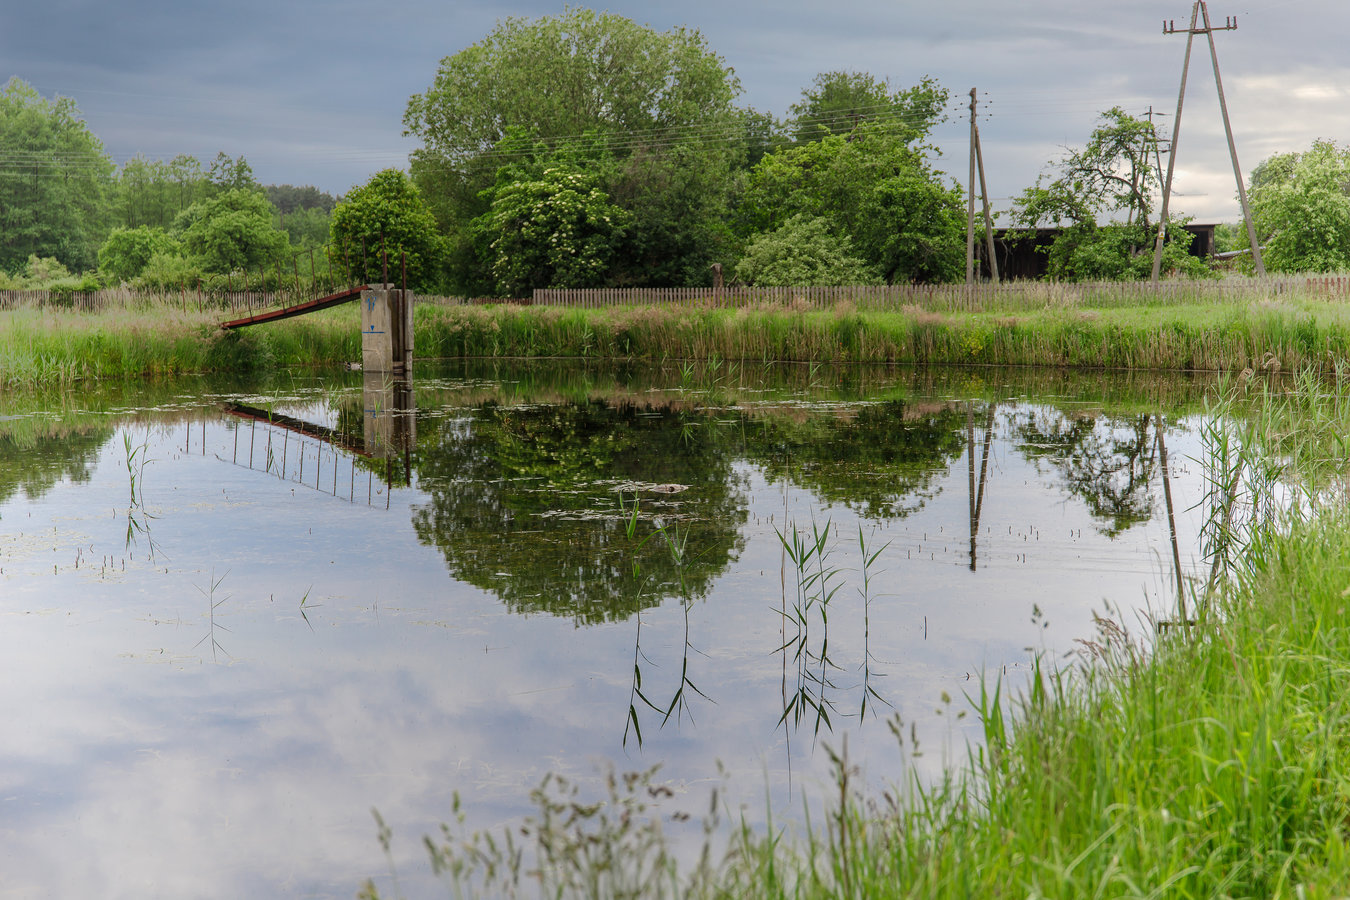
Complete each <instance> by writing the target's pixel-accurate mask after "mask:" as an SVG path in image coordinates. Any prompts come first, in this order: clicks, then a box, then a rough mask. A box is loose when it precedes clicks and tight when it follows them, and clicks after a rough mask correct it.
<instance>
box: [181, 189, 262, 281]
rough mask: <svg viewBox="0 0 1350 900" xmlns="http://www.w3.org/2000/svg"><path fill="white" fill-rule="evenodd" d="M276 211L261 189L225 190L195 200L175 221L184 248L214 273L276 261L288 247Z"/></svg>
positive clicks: (255, 267)
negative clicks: (279, 227) (203, 198)
mask: <svg viewBox="0 0 1350 900" xmlns="http://www.w3.org/2000/svg"><path fill="white" fill-rule="evenodd" d="M275 213H276V211H275V210H274V209H273V208H272V204H270V203H268V202H267V198H266V197H265V196H263V194H262V192H261V191H257V190H252V189H248V188H242V189H236V190H229V191H225V192H224V193H222V194H219V195H217V196H215V197H212V198H211V199H209V200H204V201H201V202H199V203H194V204H193V205H192V206H190V207H188V208H187V209H186V210H184V211H183V213H181V214H180V216H179V217H178V219H176V220H175V228H176V229H177V230H180V231H181V235H182V237H181V239H182V242H183V246H184V248H186V249H187V251H188V253H190V254H191V255H192V256H193V257H195V258H196V260H197V261H198V263H199V265H200V267H201V268H202V270H203V271H205V272H209V273H215V274H224V273H226V272H232V271H238V270H248V269H258V268H261V267H266V266H268V265H271V264H274V263H275V261H276V260H277V259H278V258H279V257H280V256H281V255H282V254H283V253H284V251H285V250H286V247H287V240H286V234H285V232H282V231H278V230H277V229H276V228H275V227H273V225H272V220H273V218H274V216H275Z"/></svg>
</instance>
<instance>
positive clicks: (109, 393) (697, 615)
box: [0, 363, 1207, 897]
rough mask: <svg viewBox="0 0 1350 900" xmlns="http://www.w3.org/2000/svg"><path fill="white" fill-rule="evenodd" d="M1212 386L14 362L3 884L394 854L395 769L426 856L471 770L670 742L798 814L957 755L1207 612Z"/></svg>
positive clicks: (212, 889) (279, 884) (297, 890)
mask: <svg viewBox="0 0 1350 900" xmlns="http://www.w3.org/2000/svg"><path fill="white" fill-rule="evenodd" d="M1206 389H1207V383H1206V382H1204V381H1203V380H1191V379H1185V378H1177V377H1169V378H1157V377H1152V376H1147V377H1145V376H1139V375H1134V376H1121V375H1109V374H1095V375H1090V376H1084V375H1070V374H1063V373H1045V372H1039V373H1038V372H1026V371H1002V370H953V371H934V370H928V371H914V370H905V369H900V370H888V369H843V370H838V369H830V368H822V367H815V366H800V367H794V366H770V367H763V366H758V365H755V366H739V365H727V364H720V365H719V364H714V365H704V366H699V367H683V368H679V367H676V368H668V369H663V370H656V371H652V370H648V369H640V370H633V371H629V370H625V369H622V368H618V369H611V368H597V367H593V366H592V367H589V368H588V367H584V366H582V365H580V364H576V365H566V364H562V363H537V364H529V365H527V364H524V363H518V364H511V363H496V364H491V363H487V364H473V363H456V364H444V365H438V364H435V363H419V365H418V368H417V371H416V373H415V377H414V379H413V380H412V381H411V382H410V383H392V382H386V381H383V380H381V379H379V378H376V377H363V376H362V374H361V373H359V372H333V373H327V374H323V375H315V374H313V373H307V372H306V373H299V372H296V373H291V372H283V373H276V374H273V375H270V376H267V377H263V378H260V379H259V380H256V381H220V380H212V379H206V378H190V379H181V380H174V381H157V382H154V383H150V384H134V385H87V386H80V387H78V388H76V389H74V390H72V391H69V392H64V393H62V392H46V393H39V394H16V393H11V394H8V395H5V396H4V397H3V403H2V404H0V462H2V463H3V465H2V466H0V616H3V622H4V627H3V629H0V652H2V653H3V658H4V659H5V660H6V661H7V662H6V667H7V677H6V678H5V684H7V685H8V687H7V688H5V689H4V690H3V694H2V696H3V699H0V710H2V711H3V718H4V721H5V722H6V723H7V725H8V727H7V728H6V729H4V731H3V732H2V733H0V803H3V818H2V819H0V822H3V825H0V827H2V828H3V830H4V842H3V847H4V849H3V851H0V853H3V856H4V859H3V864H2V865H0V871H2V872H3V879H2V880H0V896H100V897H122V896H125V897H156V896H165V897H183V896H193V897H239V896H250V895H252V896H281V897H329V896H332V897H351V896H353V895H354V894H355V892H356V890H357V889H358V888H359V886H360V884H361V883H362V882H363V881H364V879H366V878H367V877H374V878H375V879H376V881H377V883H378V884H380V885H381V889H382V890H387V889H388V888H389V885H390V879H389V875H388V868H389V867H388V863H387V861H386V858H385V854H384V852H383V850H382V848H381V846H380V843H379V841H378V840H377V837H376V825H375V820H374V818H373V816H372V813H371V810H372V809H376V810H378V811H379V814H380V815H381V817H382V818H383V820H384V821H385V822H386V823H387V824H388V825H389V827H390V829H391V830H392V833H393V844H392V852H393V857H394V859H395V860H396V863H397V867H398V875H399V879H400V882H401V885H402V889H403V890H404V891H405V892H408V893H409V894H410V895H412V896H421V895H424V894H426V893H427V892H428V891H429V890H430V888H431V885H430V884H429V883H430V882H431V881H433V878H432V875H431V874H430V871H429V867H428V865H427V863H426V856H425V851H424V850H423V848H422V845H421V839H422V836H423V835H424V834H429V833H436V832H437V831H438V830H439V827H440V823H442V822H445V821H448V820H450V819H451V818H452V816H453V813H452V810H453V807H454V803H455V798H456V796H458V798H459V799H460V801H461V803H462V808H463V810H464V811H465V814H466V817H467V825H468V827H500V826H504V825H508V824H510V823H513V822H517V821H518V820H519V818H520V817H521V816H522V815H524V814H526V813H528V812H529V811H530V809H531V807H530V803H529V792H530V790H531V788H533V787H534V786H536V785H537V784H538V783H539V782H540V780H541V779H542V778H543V777H544V776H545V775H546V774H547V773H550V772H552V773H558V774H562V775H565V776H567V777H569V778H571V779H573V780H575V781H576V782H577V783H579V784H580V785H581V786H582V787H583V789H586V790H592V791H595V790H598V785H600V784H601V782H602V779H603V776H604V773H605V772H606V770H607V769H608V768H609V767H614V768H616V769H618V770H621V771H629V770H644V769H647V768H649V767H651V766H654V765H657V764H659V765H660V766H661V768H660V771H659V773H658V774H657V776H656V777H657V779H658V780H659V781H660V782H662V783H664V784H667V785H669V786H670V787H671V789H672V790H673V792H674V796H673V798H671V799H670V800H669V801H667V802H666V804H664V807H663V811H666V812H671V813H673V812H676V811H688V812H692V813H694V814H695V816H697V815H698V814H700V813H701V812H702V810H703V809H704V807H705V806H706V805H707V802H708V799H707V798H708V795H709V791H710V790H711V789H712V788H713V787H714V786H717V787H719V788H720V789H721V790H722V791H723V796H724V797H725V798H726V799H727V802H728V803H729V804H730V808H731V809H733V810H741V811H743V812H744V814H745V815H746V816H747V818H748V819H749V820H751V821H752V822H761V821H763V820H764V819H765V817H766V814H767V811H768V809H770V808H771V809H772V812H773V817H774V819H775V821H776V822H783V823H789V824H790V823H792V822H794V821H800V820H801V818H802V816H803V812H802V811H803V809H804V808H808V807H809V806H810V805H811V804H812V803H815V802H817V801H818V799H819V798H820V797H821V796H822V795H823V794H825V793H827V792H828V781H829V772H830V764H829V756H828V753H827V749H835V750H838V749H839V748H841V747H842V746H843V744H844V741H845V739H846V740H847V747H848V754H849V759H850V761H851V762H852V763H854V764H856V765H858V766H859V767H860V768H861V770H862V772H863V775H864V778H865V779H866V781H867V782H868V783H869V784H872V785H875V786H878V787H880V786H884V785H887V784H890V783H894V782H904V781H906V780H908V779H911V778H918V779H919V780H920V781H923V780H928V779H932V778H935V777H937V776H938V775H939V774H940V773H941V771H942V769H943V767H944V766H945V765H947V764H948V763H950V762H953V761H960V760H963V759H964V758H965V755H966V753H967V748H968V747H969V746H970V742H972V741H975V742H978V740H979V729H978V723H976V722H975V721H974V718H975V717H974V716H973V715H971V714H970V712H969V711H970V704H969V703H968V701H967V700H966V696H967V695H973V696H978V694H979V691H980V685H981V679H982V678H983V679H989V680H990V681H989V683H991V684H992V679H994V678H1002V679H1003V682H1004V684H1005V685H1006V686H1008V688H1009V689H1015V688H1018V687H1020V686H1021V685H1022V684H1024V683H1025V681H1024V680H1025V678H1026V677H1027V672H1028V671H1029V669H1030V667H1031V665H1032V662H1033V660H1036V659H1038V658H1039V659H1040V660H1041V664H1042V665H1043V666H1047V667H1048V666H1069V665H1073V664H1074V662H1075V659H1076V658H1077V657H1076V656H1075V653H1076V652H1077V651H1078V650H1079V649H1080V648H1081V646H1082V645H1081V644H1080V643H1079V642H1080V641H1090V640H1091V639H1093V638H1094V637H1095V636H1096V634H1097V632H1096V626H1095V624H1094V616H1097V615H1103V614H1111V615H1114V616H1116V617H1117V618H1118V619H1119V621H1120V622H1122V623H1123V624H1124V625H1125V626H1127V627H1128V628H1130V629H1131V630H1132V631H1133V632H1135V633H1136V634H1138V635H1139V636H1140V637H1141V638H1142V639H1145V640H1146V639H1147V637H1148V635H1149V634H1150V633H1151V629H1152V624H1151V618H1150V617H1154V618H1162V619H1167V618H1170V617H1173V616H1175V613H1176V611H1175V606H1176V587H1175V581H1174V578H1175V572H1174V569H1175V563H1174V559H1175V558H1179V559H1180V562H1181V568H1182V570H1183V573H1184V574H1186V575H1188V576H1196V575H1197V573H1203V572H1205V571H1206V570H1205V568H1204V560H1203V559H1202V558H1201V555H1200V550H1199V537H1198V535H1199V531H1200V527H1201V522H1202V519H1203V509H1202V508H1201V506H1202V500H1203V492H1204V482H1203V478H1202V475H1203V473H1202V471H1201V467H1200V465H1199V464H1198V463H1197V462H1196V461H1195V459H1196V458H1197V457H1199V456H1200V455H1201V453H1202V447H1201V444H1200V439H1199V430H1200V424H1201V422H1202V419H1201V415H1200V408H1201V403H1200V401H1201V399H1202V397H1203V396H1204V393H1205V391H1206ZM1164 455H1165V457H1164ZM1164 458H1166V464H1164ZM1169 493H1170V500H1171V508H1172V513H1173V516H1172V518H1173V520H1174V522H1175V535H1176V540H1175V548H1176V549H1175V554H1174V541H1173V533H1174V532H1173V529H1172V528H1171V527H1169V517H1168V494H1169ZM897 717H898V718H897ZM893 732H898V733H899V734H900V735H901V736H902V738H903V740H900V741H897V739H896V737H895V735H894V734H893ZM719 767H720V773H719ZM672 828H674V829H675V832H676V834H677V836H678V830H679V826H678V825H677V824H672Z"/></svg>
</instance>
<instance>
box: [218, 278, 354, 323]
mask: <svg viewBox="0 0 1350 900" xmlns="http://www.w3.org/2000/svg"><path fill="white" fill-rule="evenodd" d="M368 289H369V286H368V285H364V284H363V285H360V286H358V287H352V288H347V289H345V290H342V291H339V292H338V293H336V294H329V295H327V296H325V297H316V298H315V299H313V300H305V301H302V302H300V303H295V304H292V305H290V306H281V307H274V308H271V309H267V310H266V311H264V312H259V313H250V314H249V315H247V316H244V317H243V318H239V319H231V320H229V321H228V322H221V323H220V327H221V328H224V329H233V328H243V327H245V326H247V325H259V324H261V323H263V322H277V321H280V320H282V319H289V318H292V317H294V316H302V315H304V314H305V313H310V312H314V311H316V310H320V309H328V308H329V307H330V306H340V305H341V304H343V303H351V302H352V301H353V300H359V299H361V292H362V291H364V290H368Z"/></svg>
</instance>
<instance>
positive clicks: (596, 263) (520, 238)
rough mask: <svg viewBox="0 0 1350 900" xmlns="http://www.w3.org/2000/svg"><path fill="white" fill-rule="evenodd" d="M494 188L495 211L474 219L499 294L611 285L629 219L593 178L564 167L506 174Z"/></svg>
mask: <svg viewBox="0 0 1350 900" xmlns="http://www.w3.org/2000/svg"><path fill="white" fill-rule="evenodd" d="M491 193H492V206H491V208H490V209H489V210H488V211H487V212H486V213H484V214H483V215H482V216H479V217H478V219H476V220H475V223H474V224H475V227H476V228H477V229H478V230H479V232H480V235H481V239H482V242H483V244H485V245H486V248H487V256H488V262H489V266H490V268H491V272H492V278H493V281H494V287H495V288H496V292H497V293H498V294H500V295H503V296H508V297H521V296H524V295H525V293H526V292H528V291H529V290H530V289H531V288H534V287H559V288H588V287H598V286H600V285H602V284H604V283H605V281H606V279H607V277H608V275H609V268H610V265H611V262H612V260H613V258H614V256H615V253H616V251H617V250H618V249H619V247H620V241H621V240H622V238H623V234H624V229H625V226H626V225H627V223H628V219H629V216H628V213H626V212H625V211H624V210H622V209H619V208H618V207H616V206H615V205H614V204H613V203H611V202H610V199H609V196H608V195H607V194H606V193H605V192H604V191H602V190H601V189H600V188H599V187H598V186H597V185H596V179H595V178H594V177H592V176H588V175H586V174H584V173H582V172H580V171H576V170H573V169H568V168H564V167H562V166H554V167H550V168H548V169H546V170H544V172H542V173H541V174H540V175H539V176H538V177H536V178H523V179H522V178H513V177H510V176H508V175H505V173H504V177H503V178H502V180H501V182H500V183H499V184H498V185H497V187H496V188H495V189H494V190H493V191H492V192H491Z"/></svg>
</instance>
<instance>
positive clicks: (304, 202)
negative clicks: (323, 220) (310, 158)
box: [263, 184, 338, 216]
mask: <svg viewBox="0 0 1350 900" xmlns="http://www.w3.org/2000/svg"><path fill="white" fill-rule="evenodd" d="M263 190H264V191H265V192H266V194H267V199H268V201H269V202H270V203H271V204H272V205H273V206H275V207H276V208H277V212H279V213H281V214H282V215H286V216H288V215H290V214H291V213H294V212H298V211H300V210H310V209H318V210H323V211H324V212H326V213H331V212H332V211H333V207H335V206H337V202H338V198H337V197H334V196H333V195H332V194H330V193H328V192H327V191H321V190H319V189H318V188H316V187H314V186H313V185H309V184H307V185H304V186H303V187H297V186H295V185H293V184H269V185H267V186H266V187H265V188H263Z"/></svg>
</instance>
